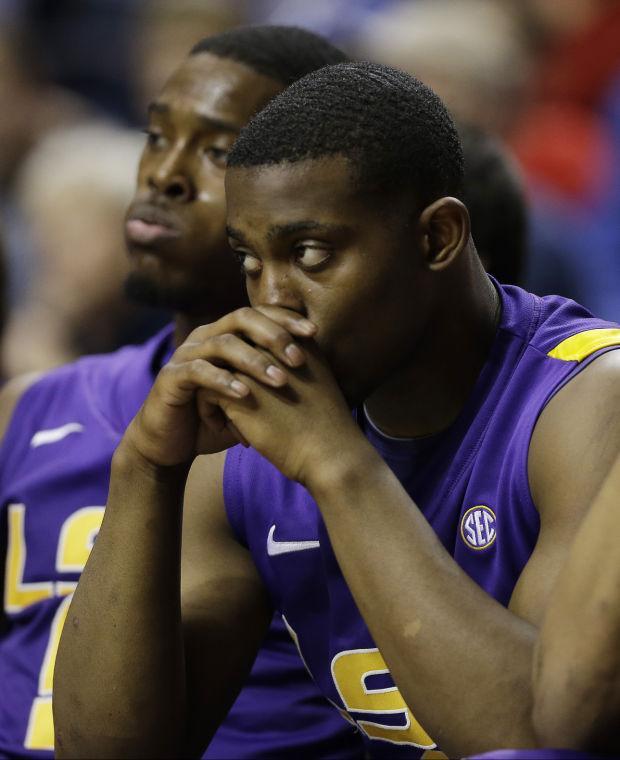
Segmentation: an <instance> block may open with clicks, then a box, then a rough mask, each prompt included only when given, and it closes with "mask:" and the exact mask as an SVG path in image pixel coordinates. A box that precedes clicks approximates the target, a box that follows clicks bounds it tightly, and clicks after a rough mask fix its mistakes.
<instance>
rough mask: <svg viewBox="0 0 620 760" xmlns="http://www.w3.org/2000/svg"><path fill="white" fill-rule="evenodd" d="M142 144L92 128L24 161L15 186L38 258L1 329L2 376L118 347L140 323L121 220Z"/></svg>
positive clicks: (109, 129) (49, 140)
mask: <svg viewBox="0 0 620 760" xmlns="http://www.w3.org/2000/svg"><path fill="white" fill-rule="evenodd" d="M141 146H142V139H141V137H140V135H138V134H136V133H134V132H133V131H127V130H124V129H120V128H118V127H116V126H112V125H107V124H100V123H97V124H92V125H88V126H81V127H76V128H74V129H69V130H63V131H59V132H54V133H51V134H50V135H48V136H47V137H46V138H45V139H44V140H43V141H42V142H41V143H40V144H39V145H38V146H37V147H36V148H35V149H34V150H33V151H32V152H31V154H30V156H29V157H28V160H27V161H26V163H25V164H24V167H23V169H22V171H21V173H20V176H19V179H18V182H17V186H18V197H19V202H20V206H21V209H22V211H23V214H24V217H25V219H26V221H27V223H28V225H29V227H30V230H31V233H32V238H33V242H34V245H35V250H36V252H37V259H36V262H35V266H34V268H33V276H32V281H31V284H30V290H29V293H28V297H27V299H26V301H25V303H23V304H22V305H21V307H20V308H18V309H17V310H16V311H15V312H14V313H13V315H12V317H11V319H10V321H9V324H8V328H7V334H6V340H5V359H6V368H7V372H8V374H9V375H11V376H12V375H15V374H18V373H22V372H27V371H31V370H39V369H41V370H43V369H47V368H49V367H52V366H55V365H57V364H61V363H64V362H67V361H70V360H71V359H73V358H75V357H76V356H78V355H81V354H83V353H93V352H98V351H107V350H111V349H113V348H116V347H117V346H118V345H119V344H122V343H123V342H126V339H127V338H128V337H131V332H130V328H132V327H135V326H136V322H138V323H139V322H140V320H141V319H143V312H142V311H141V310H138V309H137V307H134V306H132V305H130V304H128V303H127V302H126V301H125V299H124V296H123V287H122V286H123V282H124V280H125V276H126V272H127V265H126V260H125V246H124V242H123V235H122V230H123V224H122V223H123V215H124V211H125V207H126V205H127V203H128V202H129V200H130V199H131V196H132V192H133V183H134V177H135V172H136V166H137V162H138V157H139V154H140V149H141ZM133 337H135V338H136V339H138V338H142V337H144V334H140V332H139V331H137V334H134V336H133Z"/></svg>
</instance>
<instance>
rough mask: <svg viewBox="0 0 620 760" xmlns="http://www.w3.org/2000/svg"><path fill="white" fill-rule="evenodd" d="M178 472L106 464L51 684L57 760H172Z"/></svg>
mask: <svg viewBox="0 0 620 760" xmlns="http://www.w3.org/2000/svg"><path fill="white" fill-rule="evenodd" d="M185 475H186V471H185V469H184V468H180V469H177V470H176V471H173V470H169V471H168V472H167V473H165V475H164V474H163V471H162V472H161V473H157V472H156V471H155V470H150V469H149V468H147V467H139V466H136V459H135V458H132V457H130V456H128V454H127V450H126V448H123V444H121V447H119V450H118V451H117V453H116V454H115V456H114V460H113V466H112V480H111V486H110V494H109V502H108V506H107V508H106V513H105V518H104V522H103V525H102V528H101V532H100V534H99V536H98V537H97V540H96V542H95V546H94V548H93V551H92V553H91V556H90V558H89V561H88V563H87V565H86V568H85V570H84V573H83V574H82V577H81V579H80V582H79V584H78V588H77V590H76V592H75V596H74V599H73V601H72V604H71V607H70V610H69V614H68V618H67V624H66V625H65V628H64V632H63V635H62V639H61V643H60V648H59V652H58V658H57V662H56V668H55V678H54V720H55V725H56V742H57V753H58V755H59V756H60V757H105V756H108V757H116V756H123V757H148V756H154V755H155V754H156V755H157V756H158V757H164V756H176V755H178V753H179V751H180V749H181V747H182V744H183V737H184V730H185V729H184V725H183V715H184V696H185V684H184V672H183V647H182V636H181V614H180V599H179V597H180V578H179V576H180V569H179V568H180V534H181V500H182V495H183V487H184V482H185Z"/></svg>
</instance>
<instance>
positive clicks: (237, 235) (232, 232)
mask: <svg viewBox="0 0 620 760" xmlns="http://www.w3.org/2000/svg"><path fill="white" fill-rule="evenodd" d="M226 234H227V235H228V237H231V238H234V239H235V240H238V241H239V242H240V243H245V237H244V236H243V233H242V232H239V230H236V229H235V228H234V227H230V226H229V225H228V224H227V225H226Z"/></svg>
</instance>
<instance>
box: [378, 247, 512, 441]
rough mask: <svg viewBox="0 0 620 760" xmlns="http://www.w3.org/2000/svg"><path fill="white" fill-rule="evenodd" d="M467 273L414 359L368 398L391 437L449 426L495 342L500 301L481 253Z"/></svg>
mask: <svg viewBox="0 0 620 760" xmlns="http://www.w3.org/2000/svg"><path fill="white" fill-rule="evenodd" d="M467 272H468V275H469V276H468V277H467V278H466V280H465V281H464V278H463V277H462V276H460V277H458V281H457V278H454V287H452V288H450V287H449V288H448V289H447V291H445V292H444V293H445V296H444V297H442V299H441V304H439V308H437V309H434V313H433V314H431V318H430V320H429V323H428V326H427V329H426V330H425V332H424V334H423V335H422V337H421V339H420V342H419V344H418V346H417V347H416V351H415V357H414V358H413V360H412V362H411V363H410V364H409V365H408V366H406V367H404V368H403V369H402V370H401V371H400V372H397V373H395V374H394V375H393V376H392V377H390V379H389V380H388V381H387V382H386V383H384V384H383V385H382V386H381V387H380V388H378V389H377V390H376V391H375V392H374V393H373V394H372V395H371V396H370V397H369V398H368V399H367V400H366V409H367V411H368V414H369V415H370V417H371V419H372V421H373V423H374V424H375V425H376V426H377V427H378V428H379V429H380V430H382V431H383V432H385V433H386V434H387V435H391V436H395V437H402V438H416V437H421V436H428V435H433V434H436V433H439V432H441V431H442V430H445V429H446V428H448V427H449V426H450V425H451V424H452V423H453V422H454V420H455V419H456V417H457V416H458V414H459V412H460V411H461V409H462V408H463V405H464V404H465V401H466V400H467V397H468V396H469V394H470V392H471V391H472V389H473V386H474V384H475V382H476V380H477V378H478V375H479V374H480V371H481V369H482V367H483V365H484V363H485V361H486V358H487V355H488V352H489V348H490V346H491V343H492V342H493V338H494V335H495V330H496V327H497V322H498V319H499V305H500V300H499V295H498V293H497V292H496V290H495V288H494V286H493V284H492V282H491V281H490V280H489V278H488V277H487V276H486V274H485V272H484V270H482V267H481V266H480V265H479V262H478V261H477V257H472V262H471V264H470V265H469V266H468V268H467ZM461 274H462V272H461Z"/></svg>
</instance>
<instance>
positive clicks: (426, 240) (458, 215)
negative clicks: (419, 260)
mask: <svg viewBox="0 0 620 760" xmlns="http://www.w3.org/2000/svg"><path fill="white" fill-rule="evenodd" d="M469 234H470V224H469V213H468V211H467V209H466V208H465V206H464V205H463V203H461V201H459V200H458V199H457V198H451V197H445V198H439V199H438V200H436V201H434V202H433V203H431V205H430V206H427V207H426V208H425V209H424V210H423V211H422V213H421V214H420V216H419V219H418V235H419V240H420V247H421V250H422V253H423V255H424V258H425V260H426V264H427V266H428V268H429V269H432V270H434V271H440V270H442V269H446V268H447V267H449V266H450V265H451V264H452V263H453V262H454V261H455V259H456V258H457V257H458V256H459V254H460V253H461V251H462V250H463V249H464V248H465V247H466V246H467V243H468V242H469Z"/></svg>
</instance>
